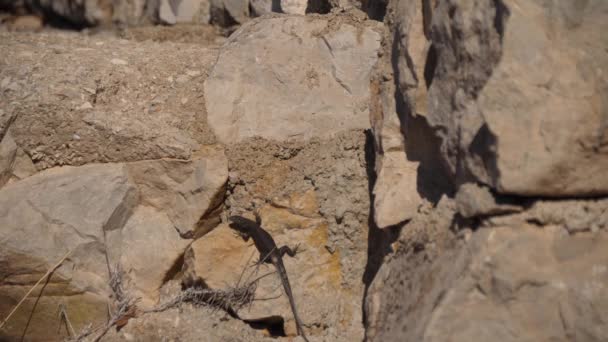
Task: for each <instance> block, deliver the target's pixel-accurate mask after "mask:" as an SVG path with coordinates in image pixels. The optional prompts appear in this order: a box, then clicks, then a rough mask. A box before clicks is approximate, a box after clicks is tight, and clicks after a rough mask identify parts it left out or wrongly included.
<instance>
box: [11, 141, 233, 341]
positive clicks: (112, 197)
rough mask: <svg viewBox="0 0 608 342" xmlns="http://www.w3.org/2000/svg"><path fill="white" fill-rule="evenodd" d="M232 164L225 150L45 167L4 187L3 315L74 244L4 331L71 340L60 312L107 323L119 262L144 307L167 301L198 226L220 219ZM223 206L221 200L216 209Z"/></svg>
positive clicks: (79, 324)
mask: <svg viewBox="0 0 608 342" xmlns="http://www.w3.org/2000/svg"><path fill="white" fill-rule="evenodd" d="M226 179H227V163H226V159H225V157H224V156H223V153H221V151H217V152H216V151H212V152H208V153H206V154H203V155H200V156H199V159H196V160H192V161H175V160H158V161H142V162H136V163H131V164H120V163H116V164H112V163H110V164H90V165H86V166H81V167H62V168H52V169H49V170H45V171H43V172H40V173H38V174H36V175H33V176H30V177H27V178H25V179H23V180H20V181H17V182H14V183H10V184H8V185H6V186H5V187H4V188H2V190H0V227H1V228H0V270H1V273H2V274H3V278H2V280H1V281H0V298H1V299H2V300H0V315H1V316H2V317H5V316H6V315H7V314H8V312H9V311H10V310H11V309H12V307H13V306H14V305H15V304H16V303H17V302H18V301H19V299H20V297H21V296H22V295H23V294H24V293H25V292H26V291H27V290H28V289H29V287H30V286H31V285H32V284H34V283H35V282H36V281H37V280H38V279H39V278H40V276H41V275H42V274H44V273H45V272H46V270H47V268H49V267H50V266H51V265H53V264H55V263H56V262H57V261H59V259H60V258H61V257H62V256H63V255H64V254H65V253H66V252H68V251H72V253H71V255H70V256H69V258H68V259H67V260H66V261H65V262H64V263H63V265H62V266H61V267H60V268H59V269H58V270H57V271H56V272H55V273H54V274H53V276H52V277H51V280H50V282H49V283H48V284H47V285H46V287H45V289H44V290H43V291H42V294H41V299H40V301H39V302H38V304H37V305H35V304H34V303H35V302H36V298H37V296H38V294H39V292H34V294H33V295H32V297H31V298H28V299H27V300H26V301H25V303H24V304H23V305H22V306H21V308H20V309H19V310H18V311H17V313H16V315H15V316H14V317H12V318H11V319H10V321H9V322H8V323H7V326H6V333H5V332H4V331H3V334H4V335H0V337H6V338H13V337H18V336H21V334H22V333H23V330H24V329H25V328H26V326H27V321H28V319H29V317H30V314H31V313H34V316H33V320H32V322H31V323H30V325H29V329H28V331H27V336H28V338H31V339H33V340H45V341H48V340H61V339H62V336H64V337H65V333H66V332H65V331H61V332H57V329H56V326H57V321H56V320H57V318H56V317H57V310H58V306H59V305H60V304H62V303H63V304H65V306H66V310H67V312H68V316H69V318H70V320H71V323H72V324H73V326H74V329H76V330H77V331H79V330H80V329H81V328H83V327H84V326H85V325H87V324H89V323H93V324H94V325H96V324H99V323H102V322H105V320H106V319H107V307H106V305H107V304H106V302H107V301H108V300H109V298H110V297H109V296H110V294H111V290H110V289H109V287H108V282H109V271H108V270H109V269H113V270H114V269H117V267H120V269H122V270H123V271H124V274H123V279H122V280H123V284H124V285H125V286H126V290H127V291H128V293H129V294H130V295H131V296H133V297H140V298H141V299H142V301H141V302H140V304H141V305H143V306H150V305H152V304H154V303H155V302H156V301H157V300H158V296H159V292H158V291H159V288H160V287H161V286H162V284H163V282H164V281H165V280H166V279H167V277H168V275H170V274H172V273H171V272H173V271H172V270H173V269H174V266H175V264H176V263H177V262H178V261H179V259H180V256H181V255H182V254H183V252H184V250H185V248H186V247H187V245H188V244H189V240H186V239H183V238H182V237H180V233H184V232H186V233H189V234H181V235H186V236H196V235H197V230H200V229H208V227H207V226H208V224H209V223H210V222H213V221H215V222H217V220H218V218H217V212H216V210H215V209H216V207H217V206H218V205H219V204H221V201H222V200H221V194H223V193H224V188H223V186H224V183H225V181H226ZM214 206H216V207H214Z"/></svg>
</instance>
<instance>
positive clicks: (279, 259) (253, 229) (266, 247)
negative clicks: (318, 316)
mask: <svg viewBox="0 0 608 342" xmlns="http://www.w3.org/2000/svg"><path fill="white" fill-rule="evenodd" d="M255 217H256V220H255V221H252V220H250V219H247V218H244V217H242V216H230V218H229V220H230V221H231V224H230V227H231V228H233V229H235V230H236V231H237V232H238V234H239V235H240V236H241V237H242V238H243V240H245V241H249V239H250V238H251V239H253V243H254V245H255V247H256V249H257V250H258V252H259V253H260V261H259V262H260V263H262V262H265V263H272V264H273V265H274V267H275V268H276V269H277V271H278V272H279V275H280V277H281V282H282V283H283V288H284V289H285V293H286V294H287V297H288V298H289V304H290V305H291V311H292V313H293V317H294V319H295V321H296V329H297V332H298V335H300V336H302V338H304V340H305V341H306V342H308V339H307V338H306V335H305V334H304V329H303V328H302V321H301V320H300V317H299V316H298V312H297V310H296V302H295V300H294V298H293V293H292V291H291V285H290V284H289V278H288V277H287V271H286V270H285V265H284V264H283V256H284V255H285V254H287V255H289V256H290V257H294V256H295V255H296V253H297V251H298V246H299V245H297V246H296V247H295V248H294V249H291V248H289V247H288V246H283V247H281V248H279V247H277V244H276V242H275V241H274V239H273V238H272V236H271V235H270V233H268V232H267V231H266V230H264V228H262V220H261V218H260V216H259V215H257V213H256V215H255Z"/></svg>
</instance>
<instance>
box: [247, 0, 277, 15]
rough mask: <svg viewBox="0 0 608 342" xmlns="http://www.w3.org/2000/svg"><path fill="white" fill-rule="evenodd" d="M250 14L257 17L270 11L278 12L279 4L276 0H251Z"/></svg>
mask: <svg viewBox="0 0 608 342" xmlns="http://www.w3.org/2000/svg"><path fill="white" fill-rule="evenodd" d="M249 5H250V6H251V16H252V17H259V16H262V15H264V14H270V13H272V12H280V4H279V1H277V0H251V1H249Z"/></svg>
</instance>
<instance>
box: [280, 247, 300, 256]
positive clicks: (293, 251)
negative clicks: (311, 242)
mask: <svg viewBox="0 0 608 342" xmlns="http://www.w3.org/2000/svg"><path fill="white" fill-rule="evenodd" d="M299 250H300V244H297V245H296V246H295V247H294V248H293V249H291V248H289V247H288V246H283V247H281V248H279V254H281V257H282V256H284V255H285V254H287V255H289V256H290V257H292V258H293V257H294V256H296V254H298V251H299Z"/></svg>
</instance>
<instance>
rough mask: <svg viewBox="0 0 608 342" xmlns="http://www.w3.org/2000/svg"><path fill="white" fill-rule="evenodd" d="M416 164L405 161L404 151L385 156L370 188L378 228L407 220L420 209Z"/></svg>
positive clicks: (420, 201) (420, 200)
mask: <svg viewBox="0 0 608 342" xmlns="http://www.w3.org/2000/svg"><path fill="white" fill-rule="evenodd" d="M418 166H419V165H418V163H417V162H411V161H408V160H407V157H406V155H405V152H404V151H396V152H388V153H385V154H384V156H383V163H382V168H381V170H380V172H379V173H378V177H377V179H376V184H375V185H374V218H375V220H376V225H378V227H379V228H386V227H390V226H394V225H396V224H399V223H403V222H404V221H406V220H409V219H411V218H412V217H414V215H416V213H417V212H418V208H419V207H420V206H421V205H422V198H421V197H420V195H419V193H418V188H417V176H418Z"/></svg>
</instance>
